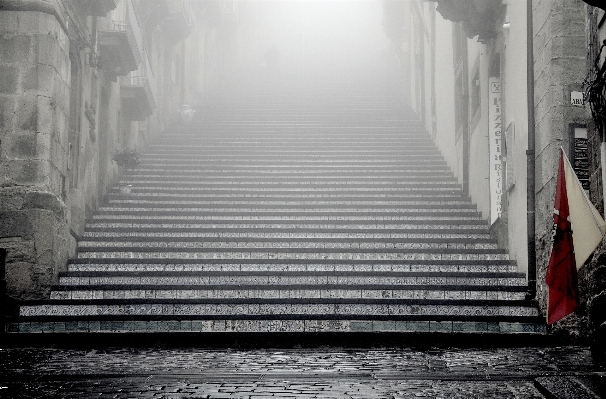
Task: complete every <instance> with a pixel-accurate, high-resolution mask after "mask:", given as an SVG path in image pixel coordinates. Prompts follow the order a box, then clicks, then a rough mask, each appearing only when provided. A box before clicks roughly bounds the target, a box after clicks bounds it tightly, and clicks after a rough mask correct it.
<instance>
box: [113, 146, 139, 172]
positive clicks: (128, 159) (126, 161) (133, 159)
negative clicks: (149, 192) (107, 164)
mask: <svg viewBox="0 0 606 399" xmlns="http://www.w3.org/2000/svg"><path fill="white" fill-rule="evenodd" d="M139 156H140V154H139V153H138V152H137V150H130V149H126V150H123V151H120V152H115V153H114V155H113V157H112V160H113V161H114V162H115V163H117V164H118V166H123V167H125V168H126V169H134V168H136V167H137V166H138V165H139V163H141V160H140V159H139Z"/></svg>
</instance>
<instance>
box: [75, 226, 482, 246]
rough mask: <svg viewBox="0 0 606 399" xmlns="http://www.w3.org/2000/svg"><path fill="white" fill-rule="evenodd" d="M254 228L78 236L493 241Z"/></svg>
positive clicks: (94, 232)
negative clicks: (250, 229)
mask: <svg viewBox="0 0 606 399" xmlns="http://www.w3.org/2000/svg"><path fill="white" fill-rule="evenodd" d="M255 230H256V231H244V232H234V231H217V229H209V230H208V231H206V232H203V231H193V232H188V231H166V230H165V229H161V230H159V231H133V230H124V231H120V230H116V229H111V230H92V229H91V230H87V231H85V232H84V233H83V234H82V235H81V239H82V240H83V241H87V240H103V239H109V238H113V239H125V240H127V239H128V240H133V241H141V240H158V241H160V240H170V239H179V240H201V239H210V238H212V239H219V238H222V239H226V238H240V239H245V238H249V239H252V238H254V239H265V238H268V239H269V238H277V239H287V240H297V239H315V240H327V239H333V240H340V239H353V240H359V239H362V240H381V241H384V240H400V241H401V240H405V241H404V242H422V241H432V242H433V241H435V242H470V241H471V240H473V242H475V243H482V242H486V243H490V242H494V240H493V239H492V238H491V237H490V234H489V233H488V232H484V233H478V234H468V233H450V232H442V233H428V234H426V233H389V232H388V233H375V232H365V233H339V232H330V233H321V232H318V231H316V230H312V231H311V232H308V233H305V232H299V231H296V232H282V231H281V230H275V229H274V232H268V231H265V230H264V229H255Z"/></svg>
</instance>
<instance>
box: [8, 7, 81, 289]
mask: <svg viewBox="0 0 606 399" xmlns="http://www.w3.org/2000/svg"><path fill="white" fill-rule="evenodd" d="M0 26H1V27H0V198H1V199H2V200H1V201H0V220H1V221H2V222H1V223H0V225H1V227H0V245H1V246H2V247H4V248H7V249H8V255H7V265H6V270H7V283H8V292H9V294H10V295H12V296H14V297H17V298H20V299H25V298H44V297H47V296H48V292H49V287H50V285H51V284H52V283H53V282H54V281H55V276H56V275H57V273H58V272H59V271H60V270H62V268H63V267H64V265H65V262H66V260H67V257H68V255H69V253H70V251H72V252H73V248H74V247H75V242H74V241H73V239H72V238H71V237H70V234H69V228H68V223H67V212H66V205H65V203H64V202H63V198H62V195H63V186H62V184H63V183H62V181H63V180H64V176H65V173H66V167H67V162H66V160H67V154H66V148H67V142H66V133H67V123H66V120H67V116H66V115H67V113H68V112H69V111H68V110H69V95H68V94H69V86H68V84H69V83H68V82H69V76H70V73H69V72H70V71H69V69H70V68H69V63H70V61H69V47H68V46H69V44H68V41H67V35H66V34H65V32H64V30H63V28H62V24H61V23H60V21H59V20H58V19H57V17H56V16H55V15H53V14H49V13H47V12H39V11H31V10H30V11H26V10H24V11H4V10H3V11H2V12H0Z"/></svg>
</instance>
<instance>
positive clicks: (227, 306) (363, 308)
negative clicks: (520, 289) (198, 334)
mask: <svg viewBox="0 0 606 399" xmlns="http://www.w3.org/2000/svg"><path fill="white" fill-rule="evenodd" d="M116 301H119V302H118V303H116ZM20 316H21V317H23V318H28V317H29V318H34V319H35V318H38V319H47V320H48V319H55V320H56V319H59V318H60V317H61V316H63V317H67V318H68V319H69V320H78V319H80V318H81V319H84V320H86V319H90V318H91V316H92V317H99V316H111V317H119V318H122V319H123V320H124V319H126V320H133V319H134V318H135V317H136V316H142V318H141V319H143V320H145V319H147V320H149V319H152V320H153V319H156V320H157V317H158V316H169V317H177V318H181V317H182V318H184V319H190V320H191V319H200V320H203V319H213V318H225V317H230V316H231V317H234V318H242V317H245V318H246V317H247V316H248V317H249V318H255V319H259V318H274V317H280V318H284V319H291V320H292V319H294V320H300V319H301V318H303V319H307V318H315V319H322V320H326V319H331V318H335V319H346V318H351V317H355V318H370V319H374V318H375V317H379V318H384V317H386V316H387V317H389V318H390V319H391V320H397V319H404V320H406V319H407V317H411V318H413V319H417V318H419V317H423V318H424V319H426V320H427V319H430V320H436V319H437V320H458V321H472V320H484V321H487V319H488V320H490V318H491V317H493V318H494V317H496V318H502V320H504V321H505V320H507V319H508V318H510V319H511V320H512V321H519V320H524V319H528V318H533V317H538V316H539V312H538V309H537V307H536V304H535V303H534V302H531V301H526V300H468V299H464V300H457V299H435V300H433V299H362V298H352V299H348V298H343V299H339V298H319V299H316V298H284V299H266V298H243V299H211V298H200V299H155V300H153V301H150V300H149V299H126V298H125V299H98V300H95V303H94V304H91V303H90V300H86V299H84V300H76V299H67V300H50V299H49V300H46V301H43V302H42V303H40V302H38V303H36V302H25V304H24V305H22V306H21V308H20ZM26 320H27V319H25V320H24V321H26ZM118 320H119V319H118Z"/></svg>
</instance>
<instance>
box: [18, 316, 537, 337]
mask: <svg viewBox="0 0 606 399" xmlns="http://www.w3.org/2000/svg"><path fill="white" fill-rule="evenodd" d="M9 330H10V331H11V332H24V333H42V332H43V333H57V332H59V333H61V332H66V331H67V332H166V331H173V332H177V331H184V332H214V333H224V332H310V333H317V332H414V333H429V332H433V333H446V334H450V333H493V334H494V333H501V334H511V333H516V334H545V333H546V328H545V325H544V324H542V323H539V322H535V323H532V322H526V323H523V322H518V323H516V322H507V321H506V322H503V321H501V322H499V321H493V322H486V321H483V322H482V321H428V320H426V321H416V320H415V321H405V320H397V321H396V320H392V321H386V320H280V319H277V320H276V319H268V320H250V319H248V320H239V319H230V320H223V319H218V320H153V321H149V320H136V321H124V320H104V321H99V320H91V321H88V320H78V321H71V322H70V321H67V322H64V321H61V322H57V321H55V322H23V323H12V324H10V325H9Z"/></svg>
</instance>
